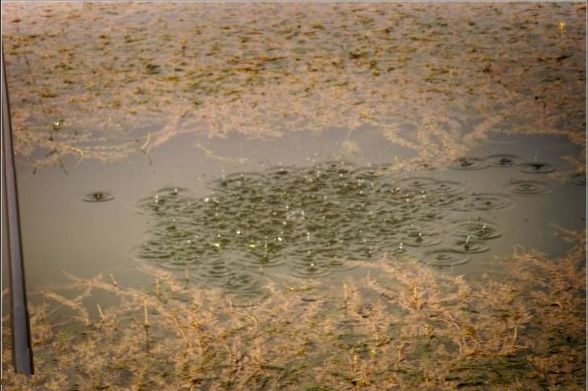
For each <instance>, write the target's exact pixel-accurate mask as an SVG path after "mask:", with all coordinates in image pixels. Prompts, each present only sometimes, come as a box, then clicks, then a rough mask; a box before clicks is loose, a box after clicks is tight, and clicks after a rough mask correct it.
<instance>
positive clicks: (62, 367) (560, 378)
mask: <svg viewBox="0 0 588 391" xmlns="http://www.w3.org/2000/svg"><path fill="white" fill-rule="evenodd" d="M566 235H567V236H568V237H569V238H570V239H571V240H573V241H574V242H575V243H576V245H575V246H574V247H573V248H572V249H571V250H570V251H569V253H568V254H567V255H566V256H565V257H563V258H561V259H557V260H555V261H554V260H549V259H546V258H545V257H544V256H542V255H541V254H537V253H534V252H532V251H531V252H529V251H525V252H520V253H518V254H516V255H515V256H514V257H512V259H509V260H505V261H502V262H499V263H498V264H497V267H500V268H504V269H506V270H508V272H509V275H510V276H509V278H508V279H507V280H506V281H503V280H502V281H501V282H498V281H497V280H495V279H493V278H489V277H488V278H482V279H481V280H477V281H468V280H466V279H464V278H463V277H454V276H449V275H446V274H442V273H439V272H437V271H435V270H434V269H431V268H429V267H428V266H424V265H422V264H419V263H414V262H412V261H410V260H404V261H400V260H398V259H395V258H394V257H390V258H383V259H381V260H380V261H379V262H375V263H366V264H365V265H364V267H365V270H366V271H367V272H366V275H365V277H364V278H362V279H354V280H349V281H346V282H343V283H341V284H339V285H334V284H330V285H329V286H327V285H325V284H323V283H320V282H318V281H314V282H312V281H309V280H298V279H295V278H287V279H284V280H282V282H281V283H280V284H276V283H275V282H274V283H271V284H268V285H266V286H265V289H266V295H265V297H264V298H263V299H261V300H258V301H257V302H256V303H251V304H250V305H248V306H243V305H240V306H237V305H235V304H234V302H233V301H232V300H231V296H227V295H225V294H223V293H222V292H221V291H219V290H214V289H201V288H195V287H193V286H190V285H189V284H186V282H185V281H183V280H182V279H181V278H177V277H173V276H172V274H170V273H167V272H162V271H161V270H160V269H154V268H147V269H145V271H146V272H147V273H150V274H152V275H153V277H154V280H155V283H154V284H153V286H152V287H151V288H150V289H146V290H138V289H133V288H128V287H124V286H121V284H119V283H118V282H117V281H116V279H115V277H114V276H99V277H96V278H94V279H90V280H85V279H79V278H75V277H71V278H72V284H71V286H69V287H68V288H67V289H69V290H70V291H71V290H75V291H77V292H79V295H78V296H77V297H75V298H74V299H71V298H67V297H65V296H63V295H61V294H59V293H58V292H49V291H47V292H45V293H44V300H43V302H42V304H38V305H35V306H34V308H33V310H32V315H33V317H32V329H33V339H34V348H35V360H36V367H37V372H36V374H35V375H34V376H33V378H32V380H27V379H26V378H25V377H23V376H16V375H14V374H13V373H12V371H11V370H9V369H7V368H8V366H9V365H10V349H5V350H4V353H3V354H4V365H5V366H6V367H5V368H4V370H5V371H4V374H5V376H6V378H5V379H4V380H3V384H4V385H5V386H6V387H7V388H10V389H20V390H28V389H47V390H64V389H134V390H140V389H177V390H189V389H199V390H260V389H270V390H278V389H279V390H382V389H386V390H407V389H414V390H454V389H461V390H468V389H471V390H480V389H488V390H492V389H496V390H498V389H500V390H529V389H533V390H540V389H541V390H543V389H544V390H562V389H565V390H583V389H584V384H585V376H586V362H585V347H586V346H585V345H586V336H585V309H586V300H585V297H586V296H585V293H586V291H585V271H586V269H585V263H584V262H585V257H586V252H585V240H584V239H585V232H580V233H576V234H572V233H569V232H568V233H566ZM99 291H100V292H103V293H104V292H107V293H108V294H111V295H114V296H116V297H117V298H118V300H119V303H118V304H117V305H115V306H110V307H101V305H100V303H99V302H98V303H97V304H96V306H95V307H94V308H89V307H88V306H86V305H84V303H86V302H87V300H89V299H90V298H91V297H92V296H94V295H96V294H97V293H98V292H99ZM74 296H75V295H74ZM60 308H69V309H70V310H71V311H72V314H75V316H74V317H73V318H74V319H77V321H76V322H77V324H73V323H74V322H70V323H69V324H67V325H64V324H60V323H59V322H56V321H55V320H54V316H53V313H54V312H55V311H58V310H59V309H60ZM4 330H5V333H6V332H7V331H6V330H7V329H6V328H5V329H4ZM5 337H6V335H5ZM6 340H8V339H6Z"/></svg>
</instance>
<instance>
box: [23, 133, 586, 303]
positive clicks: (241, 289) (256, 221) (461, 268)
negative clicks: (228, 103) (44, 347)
mask: <svg viewBox="0 0 588 391" xmlns="http://www.w3.org/2000/svg"><path fill="white" fill-rule="evenodd" d="M187 141H188V142H187ZM195 145H197V146H195ZM349 145H353V146H354V147H353V149H352V152H353V153H352V154H350V153H349V147H348V146H349ZM286 146H287V147H286ZM576 149H577V147H575V146H573V145H570V144H569V143H566V142H565V139H563V138H554V137H549V136H528V137H525V138H523V139H521V141H520V142H513V143H510V144H505V145H489V146H486V147H484V148H480V149H479V150H474V151H472V152H471V154H469V156H468V160H474V159H473V158H474V157H475V160H476V161H477V162H478V165H479V166H478V167H476V168H475V169H473V168H472V169H464V167H463V166H461V165H459V162H461V161H463V159H457V162H458V167H455V166H454V165H450V166H449V167H434V166H433V165H432V164H431V165H427V168H423V166H422V164H415V167H414V168H413V169H410V170H407V169H404V168H403V169H398V168H397V167H396V166H395V165H394V164H391V163H389V162H390V161H394V159H395V158H398V157H402V158H406V159H409V158H410V157H411V153H410V151H409V150H407V149H403V148H399V147H398V146H395V145H394V144H392V143H390V142H387V141H386V140H385V139H382V138H381V136H380V135H379V134H378V133H377V132H372V131H365V132H363V133H356V134H351V135H349V134H348V132H346V131H343V130H331V131H329V132H326V133H321V134H314V133H308V134H307V135H306V137H301V135H300V134H297V135H296V136H295V137H291V138H286V139H269V140H262V139H247V138H245V137H243V136H240V135H238V134H236V135H234V136H229V137H227V138H224V139H218V140H215V139H212V140H211V139H202V140H197V141H196V142H194V139H193V138H191V137H188V136H183V137H180V138H178V139H177V141H172V142H170V143H169V144H167V145H166V146H164V147H162V148H161V149H160V150H158V151H154V152H153V153H152V154H151V156H150V161H149V160H148V159H147V158H146V157H145V156H141V155H137V156H136V157H135V158H134V159H131V160H129V161H127V162H125V163H117V164H116V165H111V166H104V165H102V164H96V163H92V162H90V161H87V162H83V163H82V164H81V165H80V166H79V167H78V168H76V169H75V170H72V171H71V172H70V173H69V174H68V175H66V174H65V173H64V172H63V171H62V170H61V169H60V168H58V167H56V168H53V169H43V170H40V171H38V172H36V173H35V174H33V173H32V170H31V169H30V167H29V169H28V170H24V167H21V168H22V169H21V176H20V188H21V198H22V202H23V205H26V207H24V208H23V214H22V219H23V235H24V237H25V238H26V240H25V256H26V259H27V266H28V269H27V271H28V274H29V278H30V280H31V284H32V286H44V285H46V284H59V283H60V281H63V280H64V276H63V274H62V269H63V270H66V271H68V272H69V273H71V274H74V275H82V276H87V277H91V276H92V275H94V274H96V273H99V272H103V273H107V274H108V273H114V274H115V275H116V276H117V279H118V280H119V281H122V282H123V283H126V284H131V285H136V284H139V285H141V284H142V283H146V284H150V283H151V282H150V281H149V280H148V279H143V277H141V276H140V275H138V274H137V272H136V271H135V270H136V269H135V268H136V266H138V265H140V264H141V263H142V262H147V263H149V264H155V265H158V266H161V267H164V268H167V269H172V270H177V271H178V273H179V275H180V276H182V277H183V278H184V277H185V278H189V279H190V280H191V281H192V282H193V283H194V284H197V285H203V286H214V287H223V288H225V289H227V290H228V291H230V292H233V293H237V294H238V295H245V296H250V295H256V294H257V293H259V292H260V291H261V287H262V286H263V285H264V283H265V282H267V281H268V279H270V280H272V279H274V278H277V277H279V276H283V275H287V276H295V277H301V278H325V277H326V276H334V277H336V278H339V277H344V276H346V275H349V273H359V274H362V273H363V272H362V271H361V270H357V269H356V265H354V261H365V260H377V259H381V258H382V257H386V258H387V259H388V260H389V262H405V261H406V260H408V259H417V260H419V261H421V262H424V263H426V264H429V265H432V266H434V267H437V268H439V269H440V270H444V271H450V272H454V273H458V274H466V275H470V276H477V275H481V274H484V273H488V274H493V273H499V272H500V271H496V270H494V263H495V260H496V259H497V258H503V257H508V256H510V255H511V254H512V253H513V251H514V250H515V249H516V248H520V247H521V246H523V247H525V248H529V249H530V248H532V249H537V250H539V251H542V252H545V253H547V254H549V255H550V256H553V257H556V256H558V255H561V254H563V253H564V252H565V250H566V249H567V248H568V246H569V244H567V243H565V242H564V241H563V240H561V239H560V238H559V237H558V228H557V227H562V228H565V229H572V230H576V229H582V228H583V227H584V226H585V219H584V217H585V203H584V197H585V192H586V188H585V184H584V185H582V184H581V183H578V182H577V181H576V179H577V178H576V176H575V174H574V172H575V171H574V170H573V167H572V166H571V165H570V164H569V163H568V162H566V161H565V160H562V158H561V156H566V155H569V154H574V153H576ZM205 152H206V153H205ZM498 156H499V157H500V158H499V159H498V161H500V160H501V159H502V161H503V163H504V159H505V156H508V159H510V160H509V162H508V163H506V164H496V160H497V157H498ZM537 156H540V157H541V159H542V161H546V162H548V163H549V165H550V167H551V168H552V169H553V171H552V170H550V172H546V173H532V174H531V173H528V172H526V170H525V167H527V166H526V163H528V162H534V161H535V158H536V157H537ZM482 166H483V167H482ZM162 184H164V185H162ZM96 197H98V198H99V199H96ZM103 201H108V202H103ZM562 205H565V207H562ZM141 280H143V281H144V282H141Z"/></svg>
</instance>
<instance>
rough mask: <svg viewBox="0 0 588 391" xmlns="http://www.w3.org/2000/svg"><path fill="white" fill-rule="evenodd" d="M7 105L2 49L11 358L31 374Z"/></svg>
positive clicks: (19, 368)
mask: <svg viewBox="0 0 588 391" xmlns="http://www.w3.org/2000/svg"><path fill="white" fill-rule="evenodd" d="M9 107H10V106H9V102H8V91H7V84H6V67H5V66H4V53H2V141H3V143H2V144H3V150H2V152H3V157H4V159H3V162H4V165H3V168H4V169H3V170H2V179H3V182H4V183H3V184H4V208H5V209H4V211H5V212H6V215H5V216H6V220H5V221H6V223H7V228H8V229H7V230H6V231H7V232H6V233H7V238H8V254H9V259H8V262H9V270H10V303H11V306H12V317H11V321H12V342H13V349H12V358H13V361H14V370H15V372H16V373H23V374H25V375H27V376H31V375H32V374H33V372H34V368H33V350H32V346H31V332H30V325H29V313H28V310H27V295H26V286H25V272H24V265H23V259H22V243H21V236H20V220H19V213H18V192H17V185H16V170H15V167H14V151H13V144H12V124H11V121H10V109H9Z"/></svg>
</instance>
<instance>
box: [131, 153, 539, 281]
mask: <svg viewBox="0 0 588 391" xmlns="http://www.w3.org/2000/svg"><path fill="white" fill-rule="evenodd" d="M504 159H509V160H508V161H507V160H504ZM470 160H471V159H470ZM518 160H519V159H518V158H517V157H515V156H510V155H508V156H507V155H494V156H492V157H491V159H490V161H497V162H498V163H497V164H503V165H505V166H513V165H515V164H518V163H515V162H518ZM472 161H474V160H472ZM478 161H483V162H484V164H489V165H495V164H493V163H489V162H488V161H486V160H484V159H479V160H476V162H478ZM501 162H502V163H501ZM476 164H478V163H476ZM505 187H506V189H507V190H508V191H509V192H510V194H509V193H476V192H471V191H470V192H468V191H467V190H466V186H465V185H464V184H462V183H459V182H454V181H447V180H441V179H437V178H434V177H418V176H415V177H406V176H400V175H398V174H397V173H393V172H391V170H389V169H388V168H387V167H386V166H383V165H382V166H370V167H357V166H353V165H350V164H347V163H343V162H338V161H332V162H324V163H320V164H317V165H315V166H314V167H306V168H296V167H277V168H271V169H267V170H266V171H262V172H249V173H248V172H242V173H235V174H231V175H228V176H225V177H223V178H221V179H218V180H215V181H213V182H212V183H210V184H209V188H210V192H209V194H208V195H207V196H206V197H204V198H196V197H194V196H191V195H190V193H189V192H188V191H187V190H186V189H184V188H172V187H168V188H164V189H161V190H159V191H158V192H156V193H155V194H153V195H152V196H150V197H148V198H146V199H145V200H143V201H142V202H141V205H140V206H141V209H142V210H143V211H144V212H145V213H147V214H149V215H151V216H152V217H153V222H154V223H153V225H152V228H151V231H150V238H149V240H147V241H146V242H145V243H144V244H143V245H142V247H141V249H140V256H141V257H142V258H144V259H148V260H152V261H154V262H157V263H159V264H161V265H163V266H166V267H171V268H180V269H184V268H189V269H195V270H197V271H198V273H194V274H196V275H198V276H199V278H202V279H203V280H204V281H205V282H206V283H210V282H211V281H213V282H214V283H216V284H220V285H222V286H224V287H225V288H227V289H229V290H237V291H241V290H245V291H248V290H252V289H255V287H256V286H258V285H259V281H258V278H259V277H260V276H261V275H262V274H263V273H264V271H265V270H267V269H268V268H272V267H280V268H287V269H288V270H289V272H290V273H291V274H292V275H294V276H299V277H320V276H324V275H327V274H329V273H331V272H333V271H336V270H342V269H347V268H350V267H353V261H355V260H369V259H376V258H380V257H383V256H387V257H388V258H389V259H390V260H391V261H397V260H400V259H402V258H403V257H406V256H412V257H414V258H417V259H421V260H423V262H425V263H428V264H430V265H434V266H454V265H459V264H463V263H466V262H469V261H470V260H471V258H472V255H475V254H479V253H483V252H486V251H488V250H489V249H490V246H489V241H490V240H493V239H496V238H499V237H500V236H501V230H500V227H499V226H498V225H497V224H495V223H494V222H492V221H491V220H490V219H489V216H488V215H489V212H492V213H494V212H495V211H498V210H501V209H505V208H508V207H510V206H511V205H513V203H514V198H513V196H514V195H517V194H522V195H532V194H538V193H541V192H545V191H546V189H547V188H546V185H545V184H543V183H542V182H539V181H527V180H519V181H512V182H511V183H509V184H507V185H506V186H505Z"/></svg>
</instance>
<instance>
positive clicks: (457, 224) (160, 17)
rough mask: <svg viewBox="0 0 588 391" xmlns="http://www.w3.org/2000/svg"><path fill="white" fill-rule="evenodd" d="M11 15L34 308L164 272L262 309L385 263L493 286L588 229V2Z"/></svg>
mask: <svg viewBox="0 0 588 391" xmlns="http://www.w3.org/2000/svg"><path fill="white" fill-rule="evenodd" d="M3 11H4V12H3V22H4V23H3V25H4V26H5V27H4V30H3V40H4V45H5V46H4V47H5V55H6V65H7V75H8V82H9V90H10V97H11V103H12V115H13V125H14V128H15V139H16V150H17V151H18V152H19V156H18V160H19V161H18V162H19V185H20V190H21V191H20V197H21V208H22V220H23V241H24V246H25V248H24V251H25V258H26V262H27V272H28V274H29V280H30V284H29V287H31V288H33V289H34V288H38V287H42V286H45V285H47V284H53V283H55V284H59V282H60V281H62V280H63V279H64V277H63V273H62V269H63V270H66V271H68V272H70V273H73V274H76V275H83V276H88V277H89V276H92V275H94V274H96V273H99V272H106V273H115V274H116V275H117V276H118V277H117V278H119V279H121V281H126V282H128V283H132V284H137V283H138V284H141V283H146V284H148V283H150V282H149V281H143V282H141V281H140V279H141V278H142V277H140V276H138V275H137V273H136V272H135V271H134V268H135V266H136V265H140V264H142V263H149V264H156V265H159V266H161V267H164V268H171V269H176V270H178V271H179V273H185V275H186V277H187V278H188V279H190V280H191V281H192V282H193V283H194V284H199V285H204V286H220V287H223V288H225V289H227V290H228V291H230V292H235V293H238V294H241V295H254V294H256V293H257V292H258V290H259V288H260V287H261V286H262V285H263V282H264V280H265V279H267V278H270V279H271V278H273V276H277V275H284V274H286V275H290V276H297V277H301V278H326V277H327V276H337V275H348V274H349V273H357V272H358V271H357V270H356V265H355V264H354V261H358V260H363V261H365V260H375V259H381V258H383V257H385V258H386V259H388V260H389V261H390V262H403V261H405V260H406V259H418V260H420V261H421V262H423V263H425V264H428V265H431V266H433V267H436V268H439V269H440V270H446V271H449V272H455V273H465V274H466V275H472V276H473V275H479V274H482V273H493V272H497V271H496V270H495V268H494V262H493V260H495V259H496V258H497V257H499V258H500V257H508V256H509V255H511V254H512V253H513V250H514V249H516V248H519V247H521V246H522V247H525V248H533V249H538V250H540V251H543V252H546V253H548V254H549V255H551V256H556V255H559V254H562V253H563V252H564V251H565V250H566V248H568V244H566V243H564V242H563V241H562V240H560V239H559V238H558V236H557V232H558V231H557V230H558V227H563V228H566V229H582V228H583V227H585V219H584V217H585V194H586V188H585V186H586V176H585V6H584V5H583V4H579V3H577V4H574V3H570V4H508V5H501V4H443V5H433V4H427V5H418V4H365V5H359V4H287V5H283V4H282V5H272V4H232V5H231V4H196V3H191V4H181V5H179V4H175V5H168V4H141V3H134V4H125V5H120V4H110V3H84V4H76V3H64V4H53V5H50V6H49V5H47V4H25V3H22V4H21V3H11V4H6V5H4V4H3ZM563 22H565V23H563ZM562 23H563V24H562Z"/></svg>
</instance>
